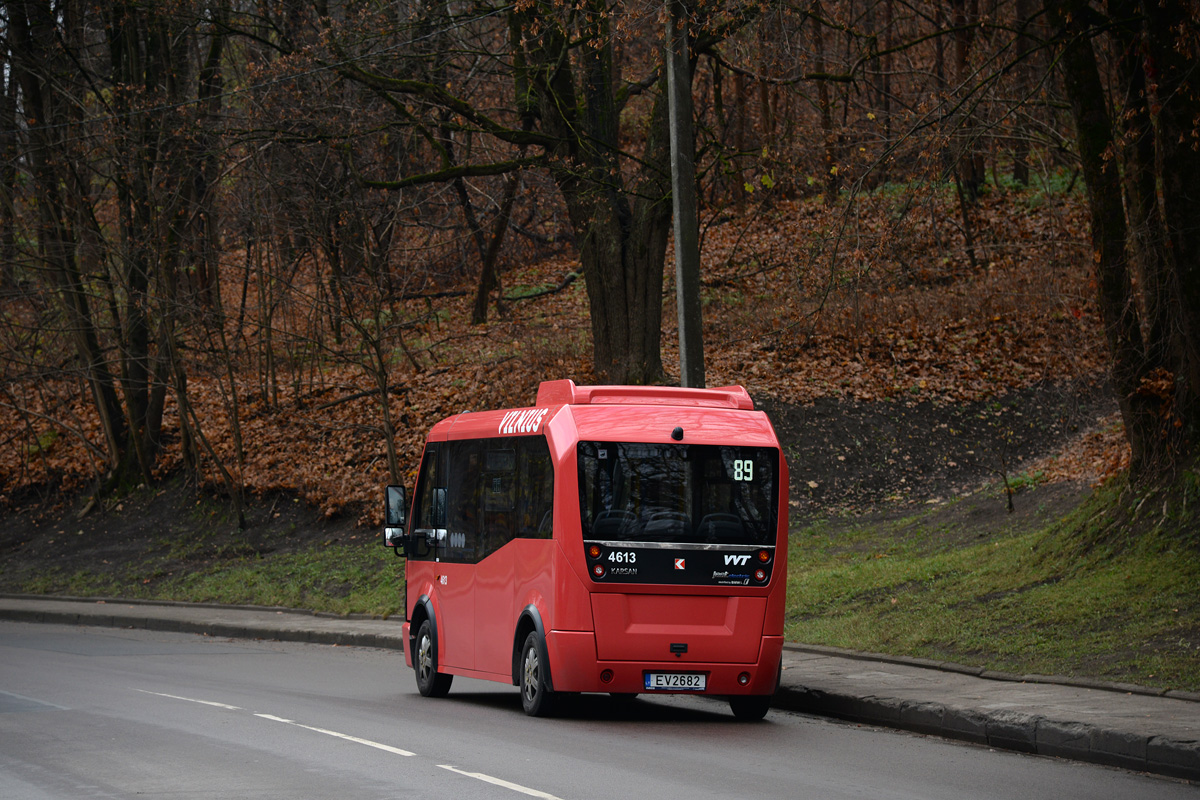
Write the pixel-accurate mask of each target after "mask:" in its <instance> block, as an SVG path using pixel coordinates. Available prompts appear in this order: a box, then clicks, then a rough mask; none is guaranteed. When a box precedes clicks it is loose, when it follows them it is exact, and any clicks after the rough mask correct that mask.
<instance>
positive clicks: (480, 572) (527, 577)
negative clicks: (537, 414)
mask: <svg viewBox="0 0 1200 800" xmlns="http://www.w3.org/2000/svg"><path fill="white" fill-rule="evenodd" d="M481 445H482V447H483V453H482V459H481V463H482V465H483V469H482V472H481V473H480V481H481V486H480V490H479V497H480V506H481V508H480V516H479V528H478V532H479V539H478V545H477V554H478V559H479V561H478V565H477V567H476V570H475V669H477V670H480V671H483V672H491V673H496V674H500V675H508V674H510V671H511V667H512V647H513V630H514V626H515V625H516V621H517V615H518V613H519V612H520V609H519V608H518V607H517V595H518V593H520V592H521V590H522V588H523V587H526V586H529V585H531V583H533V582H535V581H538V578H539V577H540V579H541V580H540V584H541V585H544V584H545V582H546V576H547V575H548V574H549V570H550V559H551V553H552V550H551V548H550V547H549V546H548V544H549V540H550V539H551V537H552V535H553V527H552V522H553V519H552V512H553V508H554V465H553V463H552V462H551V460H550V450H549V448H548V447H547V444H546V439H545V437H543V436H520V437H518V436H510V437H503V438H496V439H486V440H483V441H482V442H481ZM539 540H540V541H539Z"/></svg>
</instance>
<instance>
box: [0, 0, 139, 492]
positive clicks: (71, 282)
mask: <svg viewBox="0 0 1200 800" xmlns="http://www.w3.org/2000/svg"><path fill="white" fill-rule="evenodd" d="M58 22H59V20H58V19H57V18H56V17H55V15H54V12H53V10H52V9H51V6H50V4H49V3H45V2H37V0H25V2H19V3H10V4H8V24H9V41H10V43H11V51H12V55H13V61H12V64H13V75H14V76H15V78H16V80H17V81H18V82H19V84H20V87H21V92H22V94H23V97H24V106H23V108H24V111H25V116H26V120H25V124H26V130H27V132H28V134H27V135H28V137H29V155H28V158H29V169H30V173H31V175H32V178H33V183H34V191H35V192H36V196H37V200H38V202H37V214H38V225H37V247H38V251H39V256H40V258H41V261H42V263H44V264H45V265H46V268H47V270H48V271H49V273H50V274H51V276H52V280H53V284H54V286H55V290H56V292H57V294H58V297H59V298H60V300H61V302H62V306H63V311H64V315H65V317H66V323H67V326H68V329H69V330H70V332H71V341H72V343H73V345H74V349H75V355H76V358H77V359H78V360H79V364H80V368H81V370H82V372H83V375H84V376H85V377H86V380H87V383H88V386H89V387H90V389H91V392H92V397H93V401H94V403H95V407H96V411H97V414H98V416H99V419H100V428H101V430H102V431H103V434H104V440H105V443H106V445H107V450H108V467H109V469H110V470H111V471H112V473H113V474H114V475H115V474H118V473H119V471H120V468H121V465H122V463H124V462H125V460H126V456H127V452H128V448H127V445H128V441H127V430H128V429H127V427H126V424H125V417H124V415H123V413H122V409H121V403H120V400H119V398H118V394H117V387H116V380H115V378H114V376H113V373H112V370H111V369H110V367H109V364H108V362H107V360H106V358H105V355H104V351H103V350H102V348H101V346H100V338H99V333H98V330H97V327H96V324H95V321H94V319H93V313H92V309H91V304H90V302H89V297H90V293H89V292H88V290H87V289H86V288H85V285H84V283H85V282H84V278H83V275H82V273H81V271H80V268H79V263H78V260H77V258H76V243H77V242H78V241H80V238H81V237H79V236H78V235H77V232H76V229H75V227H74V221H75V220H76V219H77V218H78V217H79V216H80V213H79V208H80V206H82V205H83V204H84V203H85V202H86V197H75V198H74V199H72V193H77V192H78V191H80V190H81V187H80V184H79V182H78V181H77V180H75V175H74V174H73V173H72V172H71V170H70V169H69V165H70V164H71V163H72V153H71V151H70V146H69V145H68V141H69V140H70V138H71V135H72V133H71V128H70V121H71V120H70V110H69V109H70V103H69V101H68V99H67V97H66V94H65V93H64V92H61V91H44V90H45V89H46V88H47V87H48V86H49V84H50V78H49V76H52V75H53V76H61V75H70V74H74V66H73V65H72V64H71V63H70V62H69V60H68V59H67V57H66V54H65V53H64V52H63V51H62V49H61V47H60V45H59V42H60V38H59V32H58V30H57V25H58ZM63 24H64V27H68V26H70V25H71V24H73V18H72V17H71V15H70V13H68V14H66V15H65V17H64V19H63Z"/></svg>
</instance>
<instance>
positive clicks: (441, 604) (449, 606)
mask: <svg viewBox="0 0 1200 800" xmlns="http://www.w3.org/2000/svg"><path fill="white" fill-rule="evenodd" d="M454 449H455V448H454V447H453V445H452V444H450V443H446V442H431V443H429V444H428V445H427V446H426V447H425V455H424V457H423V458H422V459H421V471H420V473H419V474H418V476H417V488H416V493H415V494H416V497H415V498H414V505H413V523H412V530H413V537H414V539H415V540H416V544H415V545H414V547H413V549H412V552H410V553H409V556H408V563H407V565H406V568H405V583H406V584H407V589H408V591H409V592H411V593H412V594H411V595H410V596H409V598H408V608H409V613H410V614H411V612H412V609H413V608H414V607H415V605H416V603H417V601H418V600H419V599H420V596H421V595H422V594H428V595H429V597H430V598H431V599H432V600H433V606H434V608H435V610H436V615H437V619H436V628H437V639H438V650H439V653H438V664H439V666H446V667H465V668H468V669H470V668H471V666H472V664H473V661H474V654H473V648H474V644H473V639H474V622H473V620H474V616H475V615H474V613H473V612H474V609H473V608H472V607H471V604H472V603H473V602H474V575H473V574H472V569H471V566H470V564H469V559H468V558H466V557H465V556H466V550H467V548H466V538H465V536H464V535H463V529H462V526H463V519H462V518H463V515H462V513H461V512H459V511H457V510H456V508H455V503H456V499H455V498H456V495H458V496H461V487H460V486H458V485H457V483H456V482H455V481H453V480H452V478H453V476H454V473H453V471H452V470H451V469H450V466H451V464H450V459H451V455H452V453H453V451H454Z"/></svg>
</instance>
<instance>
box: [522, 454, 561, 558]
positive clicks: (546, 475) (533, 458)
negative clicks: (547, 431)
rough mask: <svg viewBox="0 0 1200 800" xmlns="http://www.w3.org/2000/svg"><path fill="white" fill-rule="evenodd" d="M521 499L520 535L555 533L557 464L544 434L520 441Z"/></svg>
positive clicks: (548, 535)
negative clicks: (555, 479) (555, 473)
mask: <svg viewBox="0 0 1200 800" xmlns="http://www.w3.org/2000/svg"><path fill="white" fill-rule="evenodd" d="M519 452H520V460H521V469H520V499H519V500H518V502H517V513H518V525H519V528H520V531H519V534H518V535H519V536H521V537H522V538H524V539H549V538H551V536H552V535H553V533H554V531H553V525H552V523H553V511H554V464H553V463H552V462H551V461H550V448H549V447H548V446H547V445H546V440H545V439H544V438H543V437H541V436H535V437H528V438H524V439H522V440H521V442H520V450H519Z"/></svg>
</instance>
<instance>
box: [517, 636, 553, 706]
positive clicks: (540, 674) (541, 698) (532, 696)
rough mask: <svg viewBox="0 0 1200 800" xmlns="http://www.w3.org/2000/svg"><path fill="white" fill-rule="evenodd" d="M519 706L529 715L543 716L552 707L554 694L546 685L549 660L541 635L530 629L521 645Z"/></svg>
mask: <svg viewBox="0 0 1200 800" xmlns="http://www.w3.org/2000/svg"><path fill="white" fill-rule="evenodd" d="M520 667H521V669H520V673H521V707H522V708H524V709H525V713H526V714H528V715H529V716H531V717H544V716H547V715H548V714H550V712H551V711H552V710H553V707H554V694H553V692H551V691H550V689H549V688H547V686H546V675H547V670H548V668H549V660H548V659H547V658H546V648H545V647H544V646H543V645H542V637H540V636H538V634H537V631H530V633H529V635H528V636H526V637H525V644H524V645H523V646H522V647H521V664H520Z"/></svg>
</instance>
